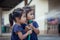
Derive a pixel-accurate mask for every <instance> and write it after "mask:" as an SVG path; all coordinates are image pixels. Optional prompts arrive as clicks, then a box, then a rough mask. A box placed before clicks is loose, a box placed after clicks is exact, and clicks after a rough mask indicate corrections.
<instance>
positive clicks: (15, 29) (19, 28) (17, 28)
mask: <svg viewBox="0 0 60 40" xmlns="http://www.w3.org/2000/svg"><path fill="white" fill-rule="evenodd" d="M19 31H20V32H22V28H21V27H18V26H16V27H15V28H14V32H19Z"/></svg>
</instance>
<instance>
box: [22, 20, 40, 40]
mask: <svg viewBox="0 0 60 40" xmlns="http://www.w3.org/2000/svg"><path fill="white" fill-rule="evenodd" d="M22 25H24V26H23V28H25V26H26V25H27V24H22ZM32 25H33V26H34V27H35V28H38V27H39V26H38V23H37V22H36V21H33V22H32ZM30 36H31V37H30V40H38V37H37V34H36V33H35V32H34V31H32V34H31V35H30ZM27 39H28V37H27ZM27 39H26V40H27Z"/></svg>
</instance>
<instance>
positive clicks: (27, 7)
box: [23, 6, 32, 16]
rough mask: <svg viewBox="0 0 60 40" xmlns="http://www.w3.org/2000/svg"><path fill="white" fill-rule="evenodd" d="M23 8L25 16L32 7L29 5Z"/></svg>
mask: <svg viewBox="0 0 60 40" xmlns="http://www.w3.org/2000/svg"><path fill="white" fill-rule="evenodd" d="M23 9H24V10H25V12H26V16H27V14H28V13H29V12H30V11H32V8H31V7H29V6H26V7H23Z"/></svg>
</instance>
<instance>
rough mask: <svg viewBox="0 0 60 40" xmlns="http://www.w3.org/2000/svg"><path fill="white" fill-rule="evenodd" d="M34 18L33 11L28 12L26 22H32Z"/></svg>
mask: <svg viewBox="0 0 60 40" xmlns="http://www.w3.org/2000/svg"><path fill="white" fill-rule="evenodd" d="M33 18H34V13H33V11H30V12H29V13H28V14H27V19H28V20H32V19H33Z"/></svg>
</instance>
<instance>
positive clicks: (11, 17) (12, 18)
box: [9, 8, 24, 26]
mask: <svg viewBox="0 0 60 40" xmlns="http://www.w3.org/2000/svg"><path fill="white" fill-rule="evenodd" d="M23 12H24V10H23V9H20V8H17V9H15V10H14V11H13V13H10V14H9V22H10V26H12V25H13V21H16V19H15V18H16V17H18V18H21V16H22V14H23Z"/></svg>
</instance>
